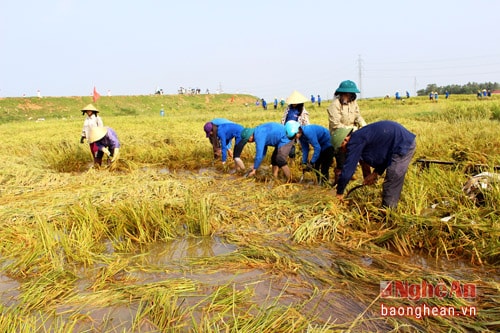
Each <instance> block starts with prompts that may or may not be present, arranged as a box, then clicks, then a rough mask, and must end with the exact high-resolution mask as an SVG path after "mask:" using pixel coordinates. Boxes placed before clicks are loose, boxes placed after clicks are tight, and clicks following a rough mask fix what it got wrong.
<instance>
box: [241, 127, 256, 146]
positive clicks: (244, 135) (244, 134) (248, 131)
mask: <svg viewBox="0 0 500 333" xmlns="http://www.w3.org/2000/svg"><path fill="white" fill-rule="evenodd" d="M254 131H255V128H253V127H246V128H244V129H243V131H241V141H240V144H243V145H244V144H246V143H247V142H248V139H250V137H251V136H252V134H253V132H254Z"/></svg>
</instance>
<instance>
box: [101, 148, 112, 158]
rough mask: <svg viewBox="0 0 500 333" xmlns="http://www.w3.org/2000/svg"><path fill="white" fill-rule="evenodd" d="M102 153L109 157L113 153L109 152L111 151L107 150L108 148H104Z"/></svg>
mask: <svg viewBox="0 0 500 333" xmlns="http://www.w3.org/2000/svg"><path fill="white" fill-rule="evenodd" d="M101 151H102V152H103V153H104V154H106V155H107V156H110V155H111V153H110V152H109V149H108V148H106V147H104V148H102V149H101Z"/></svg>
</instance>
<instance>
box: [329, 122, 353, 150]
mask: <svg viewBox="0 0 500 333" xmlns="http://www.w3.org/2000/svg"><path fill="white" fill-rule="evenodd" d="M352 131H353V128H352V127H342V128H337V129H336V130H335V132H333V135H332V140H331V142H332V146H333V149H334V150H335V152H338V151H339V149H340V146H341V145H342V142H344V139H345V138H346V137H347V136H348V135H349V134H351V132H352Z"/></svg>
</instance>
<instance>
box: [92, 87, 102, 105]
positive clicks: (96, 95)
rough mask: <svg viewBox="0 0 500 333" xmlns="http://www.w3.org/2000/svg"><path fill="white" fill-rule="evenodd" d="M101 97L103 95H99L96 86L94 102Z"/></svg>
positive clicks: (93, 96)
mask: <svg viewBox="0 0 500 333" xmlns="http://www.w3.org/2000/svg"><path fill="white" fill-rule="evenodd" d="M99 97H101V95H99V93H98V92H97V89H96V88H95V86H94V94H93V95H92V100H93V101H94V103H95V102H96V101H97V100H98V99H99Z"/></svg>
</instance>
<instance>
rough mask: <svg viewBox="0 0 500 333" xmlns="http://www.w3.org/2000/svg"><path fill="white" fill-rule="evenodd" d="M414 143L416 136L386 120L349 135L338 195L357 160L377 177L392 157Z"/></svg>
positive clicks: (347, 181) (353, 169)
mask: <svg viewBox="0 0 500 333" xmlns="http://www.w3.org/2000/svg"><path fill="white" fill-rule="evenodd" d="M414 141H415V134H413V133H411V132H410V131H408V130H407V129H406V128H404V127H403V126H402V125H400V124H398V123H396V122H394V121H389V120H383V121H378V122H375V123H371V124H368V125H366V126H364V127H362V128H360V129H359V130H357V131H355V132H352V134H351V139H350V140H349V143H348V144H347V156H346V160H345V163H344V167H343V169H342V174H341V175H340V177H339V180H338V184H337V194H343V193H344V190H345V187H346V186H347V183H349V180H350V179H351V178H352V175H353V174H354V172H355V171H356V166H357V165H358V162H359V161H360V160H362V161H364V162H366V163H368V164H369V165H370V166H371V167H373V168H374V169H375V172H376V173H378V174H379V175H381V174H383V173H384V172H385V170H386V169H387V168H388V167H389V166H390V165H391V162H392V155H394V154H398V155H404V154H406V153H407V152H408V150H409V149H410V148H411V146H412V144H413V142H414Z"/></svg>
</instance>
